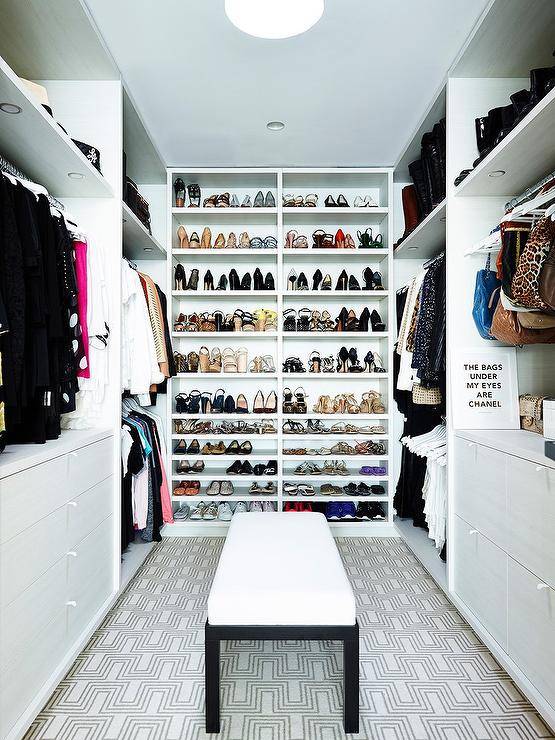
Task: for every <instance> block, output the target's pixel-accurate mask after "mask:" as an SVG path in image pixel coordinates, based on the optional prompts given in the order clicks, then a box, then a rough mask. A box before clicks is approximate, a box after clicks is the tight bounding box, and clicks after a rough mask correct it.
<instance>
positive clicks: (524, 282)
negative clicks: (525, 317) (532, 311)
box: [511, 218, 555, 313]
mask: <svg viewBox="0 0 555 740" xmlns="http://www.w3.org/2000/svg"><path fill="white" fill-rule="evenodd" d="M554 240H555V221H552V220H551V219H550V218H543V219H542V220H541V221H540V222H539V223H538V224H536V226H535V227H534V228H533V229H532V232H531V233H530V236H529V237H528V241H527V242H526V246H525V248H524V250H523V252H522V254H521V255H520V259H519V261H518V265H517V268H516V272H515V274H514V276H513V281H512V285H511V288H512V294H513V300H514V301H515V302H516V303H517V304H519V305H520V306H524V307H525V308H539V309H540V310H541V311H546V312H548V313H549V312H550V310H551V309H550V307H549V306H547V305H546V304H545V303H544V302H543V300H542V299H541V297H540V293H539V282H540V274H541V271H542V267H543V263H544V262H545V259H546V258H547V255H548V254H549V250H550V248H551V245H552V244H553V241H554Z"/></svg>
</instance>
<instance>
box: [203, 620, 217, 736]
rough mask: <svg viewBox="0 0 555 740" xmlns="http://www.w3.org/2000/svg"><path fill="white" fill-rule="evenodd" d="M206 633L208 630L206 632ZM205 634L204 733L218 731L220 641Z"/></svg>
mask: <svg viewBox="0 0 555 740" xmlns="http://www.w3.org/2000/svg"><path fill="white" fill-rule="evenodd" d="M207 631H208V630H207ZM207 631H206V632H205V641H204V686H205V692H206V710H205V718H206V732H210V733H212V732H219V731H220V641H219V640H211V639H209V637H208V635H207Z"/></svg>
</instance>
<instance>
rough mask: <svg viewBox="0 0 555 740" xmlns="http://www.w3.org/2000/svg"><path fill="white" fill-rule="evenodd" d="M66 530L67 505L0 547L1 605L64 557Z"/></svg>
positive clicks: (18, 593)
mask: <svg viewBox="0 0 555 740" xmlns="http://www.w3.org/2000/svg"><path fill="white" fill-rule="evenodd" d="M66 533H67V506H63V507H62V508H61V509H56V511H53V512H52V513H51V514H49V515H48V516H47V517H45V518H44V519H41V520H40V522H37V523H36V524H35V525H34V526H33V527H30V528H29V529H26V530H25V532H22V533H21V534H18V535H17V537H14V538H13V539H11V540H10V541H9V542H6V544H4V545H2V546H1V547H0V607H2V608H3V607H4V606H6V604H9V603H10V602H12V601H13V600H14V599H16V598H17V597H18V596H19V595H20V594H21V593H22V592H23V591H25V589H27V588H29V586H30V585H31V584H32V583H33V582H34V581H36V580H37V579H38V578H40V576H42V574H43V573H46V571H47V570H48V569H49V568H51V567H52V566H53V565H54V563H56V562H57V561H58V560H60V558H62V557H64V556H65V554H66V552H67V549H66V541H67V539H66Z"/></svg>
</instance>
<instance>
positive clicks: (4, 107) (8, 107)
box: [0, 103, 21, 116]
mask: <svg viewBox="0 0 555 740" xmlns="http://www.w3.org/2000/svg"><path fill="white" fill-rule="evenodd" d="M0 110H1V111H2V112H3V113H10V114H11V115H12V116H15V115H17V114H18V113H21V108H20V107H19V105H15V104H14V103H0Z"/></svg>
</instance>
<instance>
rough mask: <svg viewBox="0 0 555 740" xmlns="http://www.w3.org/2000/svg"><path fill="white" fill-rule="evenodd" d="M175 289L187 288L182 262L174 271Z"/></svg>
mask: <svg viewBox="0 0 555 740" xmlns="http://www.w3.org/2000/svg"><path fill="white" fill-rule="evenodd" d="M173 280H174V290H185V283H186V280H185V268H184V267H183V265H182V264H178V265H176V266H175V270H174V273H173Z"/></svg>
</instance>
